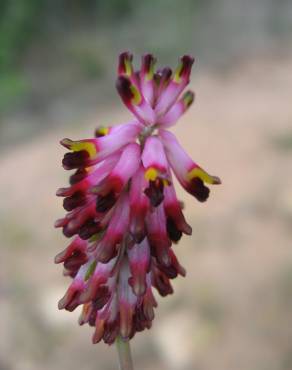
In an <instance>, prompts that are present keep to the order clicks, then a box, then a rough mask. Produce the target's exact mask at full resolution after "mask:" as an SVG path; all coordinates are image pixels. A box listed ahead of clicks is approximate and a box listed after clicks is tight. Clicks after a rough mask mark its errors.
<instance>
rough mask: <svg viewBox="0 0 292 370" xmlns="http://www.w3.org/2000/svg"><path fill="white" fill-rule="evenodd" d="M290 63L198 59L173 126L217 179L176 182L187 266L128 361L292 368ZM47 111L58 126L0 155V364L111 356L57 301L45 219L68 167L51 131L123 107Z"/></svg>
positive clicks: (96, 362)
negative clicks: (213, 183) (190, 95)
mask: <svg viewBox="0 0 292 370" xmlns="http://www.w3.org/2000/svg"><path fill="white" fill-rule="evenodd" d="M291 71H292V59H286V60H268V59H257V60H253V61H249V62H243V63H242V64H241V65H238V66H236V67H234V68H233V69H232V70H225V71H220V72H215V71H214V72H209V73H208V74H204V75H200V71H199V68H197V69H196V70H195V73H194V75H193V86H192V87H193V88H194V89H195V91H196V94H197V100H196V104H195V105H194V106H193V107H192V108H191V109H190V111H189V112H188V113H187V114H186V115H185V117H183V119H181V121H180V122H179V124H178V125H177V126H176V127H175V128H174V130H173V131H174V132H175V133H176V135H177V137H178V138H179V140H180V142H181V143H182V144H183V146H184V147H185V148H186V149H187V150H188V152H189V153H190V154H191V155H192V157H193V158H194V160H195V161H197V162H198V163H199V164H201V165H202V166H203V167H204V168H206V170H208V171H209V172H211V173H212V174H215V175H219V176H220V177H221V178H222V181H223V184H222V185H221V186H220V187H213V188H212V191H211V196H210V199H209V200H208V202H207V203H205V204H199V203H198V202H197V201H196V200H194V199H193V198H191V196H189V195H186V194H185V193H184V192H183V191H179V194H180V198H181V199H183V201H184V202H185V206H186V207H185V214H186V217H187V219H188V221H189V223H190V224H191V225H192V226H193V235H192V236H191V237H184V238H183V239H182V241H181V242H180V243H179V244H178V245H177V246H175V247H174V248H175V251H176V253H177V255H178V257H179V259H180V261H181V262H182V264H183V265H184V266H185V267H186V269H187V277H186V278H185V279H182V278H179V279H177V281H175V283H174V286H175V294H174V295H173V296H170V297H167V298H163V299H159V307H158V309H157V311H156V318H155V321H154V326H153V329H151V330H150V331H148V332H143V333H140V334H138V335H137V336H136V337H135V339H134V340H133V351H134V361H135V363H136V367H137V369H143V370H146V369H147V370H150V369H161V370H163V369H165V370H166V369H174V370H176V369H177V370H178V369H184V370H187V369H189V370H190V369H197V370H207V369H208V370H209V369H216V370H226V369H235V370H247V369H248V370H290V369H291V368H292V325H291V322H292V314H291V312H292V245H291V237H292V103H291V102H292V73H291ZM74 104H76V103H74ZM117 108H119V109H120V110H115V109H117ZM51 112H52V114H51V115H50V112H49V113H47V117H46V119H47V120H48V121H50V120H51V121H52V120H54V121H55V122H57V121H59V122H60V126H59V127H56V128H55V129H54V130H51V131H50V132H46V133H43V134H42V135H41V136H38V137H37V138H35V139H33V140H32V141H26V142H24V143H21V142H20V143H19V144H18V145H17V146H14V147H11V148H10V147H9V146H6V149H5V151H3V152H2V154H1V157H0V178H1V183H0V194H1V207H0V227H1V262H0V263H1V268H0V294H1V306H0V318H1V319H0V320H1V337H0V369H3V370H4V369H5V370H9V369H13V370H37V369H43V370H52V369H71V370H74V369H79V368H82V369H83V370H89V369H103V370H106V369H113V368H115V366H116V363H115V358H114V356H115V353H114V347H111V348H108V347H107V346H105V345H104V344H99V345H96V346H93V345H92V344H91V340H90V337H91V329H88V328H85V327H82V328H80V327H78V324H77V317H78V312H77V313H75V312H74V313H72V314H70V313H67V312H63V311H61V312H59V311H58V309H57V301H58V299H59V298H60V297H61V296H62V295H63V292H64V290H65V289H66V286H67V284H68V280H67V279H66V278H64V277H62V274H61V267H60V266H56V265H54V263H53V257H54V255H55V254H56V253H57V252H58V251H60V250H61V249H63V248H64V247H65V245H66V243H67V240H65V238H64V237H63V236H62V235H60V234H61V233H60V232H59V231H58V230H57V231H56V230H54V229H53V223H54V220H55V219H57V218H59V217H60V216H61V215H62V214H63V210H62V207H61V201H60V199H58V198H56V197H55V189H57V188H58V187H60V186H63V185H65V183H66V181H67V175H68V174H67V173H65V171H64V170H63V169H62V167H61V159H62V155H63V149H62V148H61V147H60V146H59V144H58V141H59V139H60V138H63V137H72V138H81V137H88V136H90V135H91V132H92V131H93V129H94V126H95V125H98V124H108V123H111V122H114V123H120V122H123V121H124V120H127V118H128V114H127V112H126V110H125V109H124V108H123V107H121V106H120V107H119V106H117V107H115V108H114V109H109V110H106V111H105V110H104V109H103V107H99V108H96V110H95V109H93V110H92V112H87V114H86V116H85V117H84V119H83V121H81V122H82V125H79V126H78V128H77V125H76V122H75V124H74V125H72V126H70V127H71V128H70V127H69V128H68V125H63V123H65V122H63V121H65V118H64V117H63V116H61V115H60V116H58V113H56V111H55V110H54V107H52V111H51ZM62 120H63V121H62ZM18 124H19V127H20V128H21V124H22V122H21V119H19V122H18ZM72 127H73V128H72Z"/></svg>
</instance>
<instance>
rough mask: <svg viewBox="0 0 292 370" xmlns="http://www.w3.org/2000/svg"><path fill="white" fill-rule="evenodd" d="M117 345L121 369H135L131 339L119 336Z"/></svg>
mask: <svg viewBox="0 0 292 370" xmlns="http://www.w3.org/2000/svg"><path fill="white" fill-rule="evenodd" d="M116 345H117V349H118V354H119V365H120V370H134V368H133V361H132V356H131V348H130V343H129V341H128V340H123V339H122V338H121V337H120V336H119V337H118V338H117V340H116Z"/></svg>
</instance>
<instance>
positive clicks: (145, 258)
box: [128, 238, 150, 296]
mask: <svg viewBox="0 0 292 370" xmlns="http://www.w3.org/2000/svg"><path fill="white" fill-rule="evenodd" d="M128 257H129V265H130V270H131V274H132V277H131V279H130V285H131V286H132V288H133V292H134V294H135V295H136V296H143V295H144V294H145V292H146V288H147V285H146V273H147V272H148V271H149V265H150V247H149V244H148V241H147V239H146V238H145V239H144V240H143V241H142V242H141V243H140V244H135V245H134V246H133V247H132V248H131V249H129V250H128Z"/></svg>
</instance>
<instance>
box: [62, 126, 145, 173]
mask: <svg viewBox="0 0 292 370" xmlns="http://www.w3.org/2000/svg"><path fill="white" fill-rule="evenodd" d="M140 131H141V126H140V125H138V124H137V123H136V122H133V123H129V124H127V125H123V127H121V128H120V129H119V130H115V131H113V132H112V133H110V134H109V135H106V136H103V137H99V138H97V139H85V140H79V141H73V140H70V139H63V140H62V141H61V144H62V145H63V146H65V147H66V148H68V149H70V150H72V151H73V153H66V154H65V156H64V159H63V166H64V168H65V169H67V170H70V169H73V168H80V167H89V166H92V165H94V164H96V163H98V162H100V161H102V160H104V159H105V158H106V157H108V156H109V155H111V154H113V153H115V152H116V151H118V150H119V149H121V148H122V147H123V146H125V145H126V144H128V143H129V142H131V141H133V140H135V139H136V137H137V136H138V134H139V132H140Z"/></svg>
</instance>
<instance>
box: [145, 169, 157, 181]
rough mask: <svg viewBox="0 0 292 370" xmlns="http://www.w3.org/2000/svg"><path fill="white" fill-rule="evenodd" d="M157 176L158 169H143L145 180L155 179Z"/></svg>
mask: <svg viewBox="0 0 292 370" xmlns="http://www.w3.org/2000/svg"><path fill="white" fill-rule="evenodd" d="M157 176H158V171H157V169H156V168H154V167H149V168H148V169H147V170H146V171H145V179H146V180H147V181H155V180H156V178H157Z"/></svg>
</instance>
